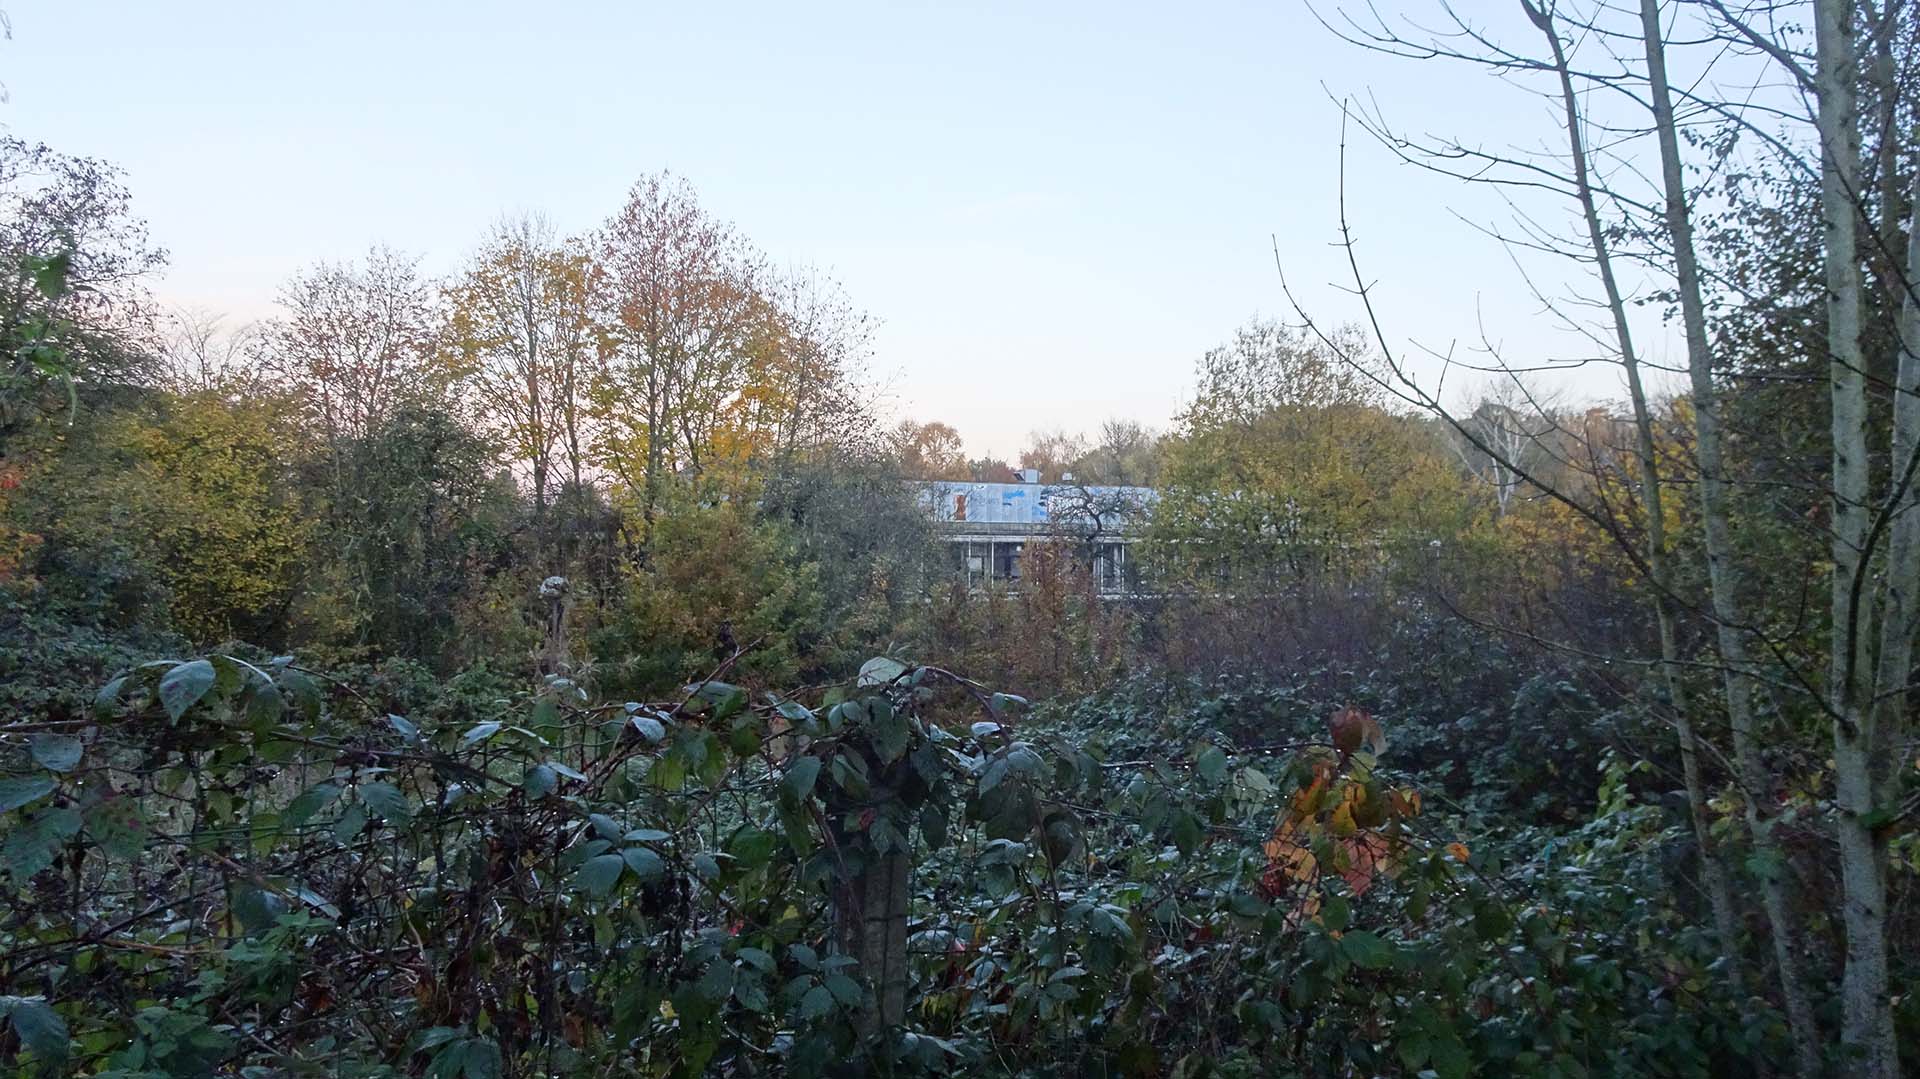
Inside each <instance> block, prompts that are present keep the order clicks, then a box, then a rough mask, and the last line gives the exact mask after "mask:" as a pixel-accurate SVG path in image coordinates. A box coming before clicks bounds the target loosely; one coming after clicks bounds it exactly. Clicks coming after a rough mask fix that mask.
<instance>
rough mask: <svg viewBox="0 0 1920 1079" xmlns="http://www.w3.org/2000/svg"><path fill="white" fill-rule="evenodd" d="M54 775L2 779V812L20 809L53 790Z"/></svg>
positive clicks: (0, 804)
mask: <svg viewBox="0 0 1920 1079" xmlns="http://www.w3.org/2000/svg"><path fill="white" fill-rule="evenodd" d="M54 786H55V784H54V781H53V777H52V776H8V777H6V778H5V779H0V813H5V812H6V811H7V810H9V809H19V808H20V807H21V806H23V805H26V804H27V803H28V802H32V801H35V800H37V799H40V798H43V797H45V796H46V795H48V794H51V793H52V792H53V788H54Z"/></svg>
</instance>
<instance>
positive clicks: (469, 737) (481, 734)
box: [460, 721, 502, 746]
mask: <svg viewBox="0 0 1920 1079" xmlns="http://www.w3.org/2000/svg"><path fill="white" fill-rule="evenodd" d="M501 726H502V724H499V723H494V722H491V721H489V722H486V723H476V724H474V725H473V726H472V727H471V728H469V729H468V731H467V733H465V734H463V735H461V736H460V744H461V745H468V746H470V745H472V744H474V743H475V742H484V741H486V740H487V739H489V738H492V737H493V736H494V735H496V734H498V733H500V728H501Z"/></svg>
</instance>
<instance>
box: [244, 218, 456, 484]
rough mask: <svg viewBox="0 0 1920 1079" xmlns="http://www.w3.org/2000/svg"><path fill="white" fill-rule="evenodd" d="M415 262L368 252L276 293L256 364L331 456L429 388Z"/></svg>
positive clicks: (427, 324)
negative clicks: (287, 393) (300, 407)
mask: <svg viewBox="0 0 1920 1079" xmlns="http://www.w3.org/2000/svg"><path fill="white" fill-rule="evenodd" d="M418 266H419V260H418V259H416V258H412V257H409V256H405V255H401V254H399V253H398V252H396V251H394V250H392V249H391V248H387V247H375V248H373V249H372V250H371V251H369V252H368V253H367V256H366V258H365V259H364V260H362V261H361V262H359V263H358V264H353V263H330V262H322V263H319V264H317V265H315V266H313V267H312V268H310V269H308V270H306V271H304V272H302V273H300V274H297V275H295V276H294V278H293V279H292V280H291V281H289V282H287V284H286V286H285V287H284V288H283V289H282V290H281V293H280V306H281V309H282V312H283V314H282V316H281V317H280V318H279V319H277V320H275V321H273V322H271V323H269V324H268V326H267V327H266V329H265V332H264V334H263V336H262V338H261V340H260V342H259V346H258V347H259V350H260V354H261V362H262V366H263V367H265V368H266V369H268V370H270V371H272V372H273V373H275V374H276V375H277V376H278V377H279V378H280V379H281V380H282V381H283V383H284V384H285V385H286V386H287V387H288V388H289V389H291V390H293V391H294V392H296V393H297V394H299V395H300V397H301V399H302V400H303V401H304V402H305V403H306V406H307V409H308V411H309V414H310V418H311V420H312V422H313V424H314V426H315V429H316V430H317V432H318V433H319V435H320V436H321V437H322V438H324V439H325V440H326V443H327V445H328V446H329V447H330V448H331V449H332V451H333V452H334V454H335V456H336V457H337V456H338V455H339V454H340V453H341V452H342V451H343V449H344V447H345V445H346V444H347V443H349V442H351V441H353V440H355V439H359V438H363V437H365V436H366V435H367V434H369V433H371V432H372V431H374V430H377V429H378V428H379V427H380V425H381V424H382V422H383V421H385V420H386V419H387V418H388V417H389V416H391V415H392V414H393V413H394V412H395V410H396V409H397V408H398V407H399V406H400V405H401V404H402V403H403V402H404V401H406V400H407V399H408V398H409V397H410V396H411V395H413V394H415V393H417V392H419V391H421V390H423V389H425V388H427V387H429V386H430V385H432V384H433V382H434V378H433V372H432V371H431V370H430V359H431V356H432V347H433V338H434V334H435V332H436V327H435V324H434V318H435V312H434V304H433V293H432V290H431V288H430V287H429V285H428V284H427V282H426V281H425V280H424V279H422V278H421V276H420V274H419V271H418Z"/></svg>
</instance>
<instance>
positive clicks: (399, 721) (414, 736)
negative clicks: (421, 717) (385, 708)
mask: <svg viewBox="0 0 1920 1079" xmlns="http://www.w3.org/2000/svg"><path fill="white" fill-rule="evenodd" d="M387 726H389V727H392V728H393V729H394V730H396V731H398V732H400V737H402V738H404V739H406V740H407V741H409V742H418V741H419V740H420V728H419V726H418V725H417V724H415V723H414V722H413V720H410V719H408V718H407V717H406V716H396V715H394V714H393V713H391V712H389V713H387Z"/></svg>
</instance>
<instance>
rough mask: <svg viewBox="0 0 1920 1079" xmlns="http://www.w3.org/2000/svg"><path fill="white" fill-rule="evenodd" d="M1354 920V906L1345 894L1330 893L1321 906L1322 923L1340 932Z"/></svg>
mask: <svg viewBox="0 0 1920 1079" xmlns="http://www.w3.org/2000/svg"><path fill="white" fill-rule="evenodd" d="M1352 921H1353V907H1352V904H1350V903H1348V902H1347V898H1346V897H1345V896H1340V895H1330V896H1328V897H1327V901H1326V902H1325V903H1324V904H1322V905H1321V907H1320V924H1321V925H1324V926H1326V927H1327V928H1328V929H1331V930H1333V931H1334V932H1336V933H1338V932H1340V931H1341V930H1343V929H1345V928H1346V927H1347V926H1348V925H1349V924H1351V923H1352Z"/></svg>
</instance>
